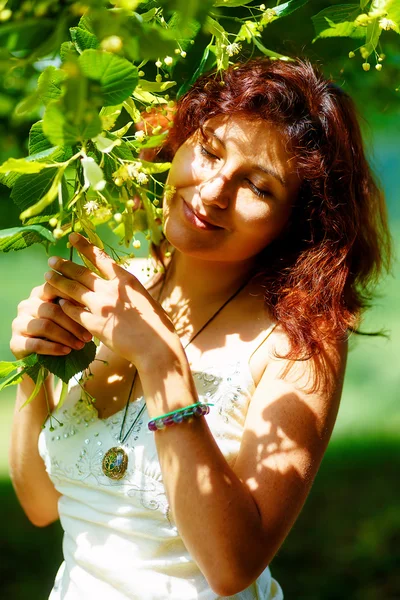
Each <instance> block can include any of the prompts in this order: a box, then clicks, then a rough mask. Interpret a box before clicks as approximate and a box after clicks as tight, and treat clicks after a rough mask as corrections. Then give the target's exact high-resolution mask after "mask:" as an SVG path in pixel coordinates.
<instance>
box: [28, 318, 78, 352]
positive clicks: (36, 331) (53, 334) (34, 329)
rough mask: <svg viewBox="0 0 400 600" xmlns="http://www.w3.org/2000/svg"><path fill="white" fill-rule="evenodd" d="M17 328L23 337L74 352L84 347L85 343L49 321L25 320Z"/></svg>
mask: <svg viewBox="0 0 400 600" xmlns="http://www.w3.org/2000/svg"><path fill="white" fill-rule="evenodd" d="M19 328H20V331H21V333H22V335H24V336H25V337H32V338H43V339H45V340H47V341H49V342H56V343H57V344H61V345H62V346H68V347H69V348H74V349H75V350H81V349H82V348H83V346H84V345H85V342H83V341H82V340H78V339H77V338H76V337H75V336H74V335H72V333H70V332H69V331H66V330H65V329H63V328H62V327H60V326H59V325H57V324H56V323H53V321H50V320H49V319H32V318H26V320H25V323H24V322H23V320H21V322H20V324H19Z"/></svg>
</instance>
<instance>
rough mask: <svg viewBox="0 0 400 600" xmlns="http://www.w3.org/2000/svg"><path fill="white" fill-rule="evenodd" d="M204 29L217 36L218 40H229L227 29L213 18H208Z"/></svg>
mask: <svg viewBox="0 0 400 600" xmlns="http://www.w3.org/2000/svg"><path fill="white" fill-rule="evenodd" d="M204 29H205V30H206V31H208V32H209V33H211V35H215V37H216V38H217V40H222V41H226V40H228V36H227V33H226V31H225V29H224V28H223V27H222V25H220V24H219V23H218V21H216V20H215V19H213V18H212V17H207V19H206V22H205V23H204Z"/></svg>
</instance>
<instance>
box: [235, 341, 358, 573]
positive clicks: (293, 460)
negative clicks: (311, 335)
mask: <svg viewBox="0 0 400 600" xmlns="http://www.w3.org/2000/svg"><path fill="white" fill-rule="evenodd" d="M279 335H281V334H279V333H278V335H277V336H274V338H275V340H278V344H279ZM280 341H282V339H281V340H280ZM278 350H279V349H278ZM280 353H281V354H282V352H280ZM346 356H347V344H346V342H342V343H339V342H338V343H335V344H331V345H329V346H327V347H326V349H325V351H324V353H323V354H322V355H320V357H319V360H318V364H319V370H320V372H319V373H317V371H316V364H315V361H314V360H313V359H310V360H306V361H296V362H293V363H290V364H289V363H288V361H286V360H284V359H276V358H273V357H272V356H271V357H270V359H269V361H268V364H267V367H266V369H265V371H264V374H263V376H262V378H261V380H260V382H259V384H258V385H257V388H256V391H255V393H254V395H253V398H252V400H251V403H250V407H249V410H248V414H247V417H246V423H245V430H244V434H243V439H242V444H241V448H240V452H239V455H238V458H237V461H236V463H235V467H234V471H235V473H236V475H237V476H238V477H239V478H240V479H241V480H242V482H243V483H244V484H245V485H247V487H248V488H249V490H250V492H251V494H252V496H253V499H254V501H255V503H256V505H257V508H258V510H259V513H260V518H261V523H262V534H264V535H265V539H266V553H268V556H266V564H267V563H268V562H269V561H270V560H271V559H272V558H273V556H274V554H275V553H276V551H277V550H278V548H279V546H280V545H281V544H282V542H283V540H284V539H285V537H286V535H287V534H288V532H289V530H290V528H291V526H292V525H293V523H294V521H295V520H296V518H297V516H298V514H299V512H300V510H301V508H302V506H303V503H304V501H305V499H306V497H307V494H308V492H309V491H310V488H311V485H312V482H313V479H314V477H315V475H316V473H317V470H318V467H319V465H320V462H321V460H322V457H323V454H324V451H325V449H326V446H327V444H328V441H329V438H330V436H331V433H332V429H333V426H334V423H335V420H336V415H337V411H338V407H339V402H340V396H341V391H342V385H343V378H344V371H345V366H346ZM288 367H290V368H289V369H288Z"/></svg>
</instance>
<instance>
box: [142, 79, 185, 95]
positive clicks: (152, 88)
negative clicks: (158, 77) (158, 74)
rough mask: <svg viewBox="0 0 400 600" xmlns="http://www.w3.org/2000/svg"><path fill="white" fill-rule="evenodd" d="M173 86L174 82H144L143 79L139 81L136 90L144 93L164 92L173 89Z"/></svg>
mask: <svg viewBox="0 0 400 600" xmlns="http://www.w3.org/2000/svg"><path fill="white" fill-rule="evenodd" d="M174 85H176V81H162V82H160V83H157V81H146V80H145V79H141V80H140V84H139V85H138V87H137V88H136V89H140V90H143V91H145V92H165V91H166V90H169V88H172V87H174Z"/></svg>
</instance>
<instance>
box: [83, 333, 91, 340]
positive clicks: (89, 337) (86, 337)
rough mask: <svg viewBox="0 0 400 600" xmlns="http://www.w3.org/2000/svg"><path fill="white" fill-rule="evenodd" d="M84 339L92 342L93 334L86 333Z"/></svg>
mask: <svg viewBox="0 0 400 600" xmlns="http://www.w3.org/2000/svg"><path fill="white" fill-rule="evenodd" d="M82 337H83V339H84V340H85V342H90V340H91V339H92V337H93V336H92V334H91V333H84V334H83V335H82Z"/></svg>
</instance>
